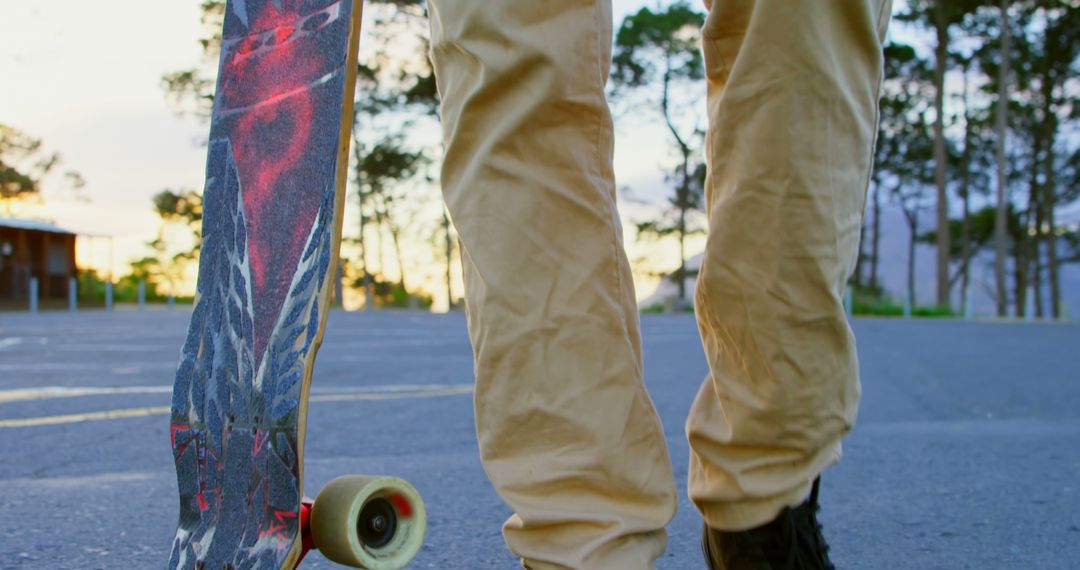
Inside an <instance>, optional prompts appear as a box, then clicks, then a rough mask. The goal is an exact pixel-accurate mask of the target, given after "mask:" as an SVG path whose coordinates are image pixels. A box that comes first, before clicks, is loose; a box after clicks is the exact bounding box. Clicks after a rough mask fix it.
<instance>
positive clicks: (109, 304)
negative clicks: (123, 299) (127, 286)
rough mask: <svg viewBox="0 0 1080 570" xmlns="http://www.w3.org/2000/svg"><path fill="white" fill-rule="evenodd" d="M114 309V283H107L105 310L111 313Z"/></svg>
mask: <svg viewBox="0 0 1080 570" xmlns="http://www.w3.org/2000/svg"><path fill="white" fill-rule="evenodd" d="M112 309H113V284H112V281H106V282H105V310H106V311H111V310H112Z"/></svg>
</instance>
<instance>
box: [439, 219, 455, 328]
mask: <svg viewBox="0 0 1080 570" xmlns="http://www.w3.org/2000/svg"><path fill="white" fill-rule="evenodd" d="M442 219H443V231H444V232H446V310H447V311H452V310H454V287H453V281H452V280H451V275H452V271H453V263H454V240H453V237H452V236H451V235H450V216H449V215H448V214H447V213H446V208H443V215H442Z"/></svg>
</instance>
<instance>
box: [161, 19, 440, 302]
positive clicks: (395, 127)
mask: <svg viewBox="0 0 1080 570" xmlns="http://www.w3.org/2000/svg"><path fill="white" fill-rule="evenodd" d="M201 8H202V22H203V27H204V30H205V33H204V35H203V37H202V38H201V39H200V40H199V41H200V44H201V45H202V48H203V58H202V60H201V61H200V62H199V63H198V64H197V65H196V66H194V67H191V68H189V69H184V70H179V71H176V72H173V73H169V74H167V75H165V76H164V77H163V78H162V85H163V87H164V89H165V92H166V95H167V97H168V99H169V100H170V102H171V103H173V105H174V106H175V108H176V109H177V110H178V111H180V112H183V113H193V114H195V115H197V116H200V117H202V118H208V117H209V116H210V112H211V110H212V107H213V97H214V85H215V81H216V77H215V74H216V72H217V68H216V65H217V61H218V59H219V55H220V49H221V35H220V31H221V27H222V22H223V18H224V14H225V1H224V0H204V1H203V2H202V5H201ZM365 12H366V16H368V17H369V18H370V19H371V20H372V21H371V22H370V23H371V25H369V26H367V27H366V28H365V30H364V41H363V43H362V48H361V62H360V63H359V68H358V74H357V103H356V105H355V106H354V109H355V115H354V116H355V120H354V128H353V131H352V136H353V153H352V156H351V157H350V158H351V159H352V161H353V163H352V168H351V169H350V171H351V172H352V173H353V176H352V179H353V188H355V189H356V190H354V191H356V192H357V194H356V204H357V205H358V206H359V213H360V220H359V224H358V226H359V227H358V228H357V235H356V236H355V237H350V236H345V237H344V238H343V243H345V244H346V245H348V246H350V247H352V246H353V245H354V244H355V246H356V247H357V249H358V252H359V253H358V256H357V258H358V259H357V262H356V263H352V264H349V263H342V265H341V268H342V273H341V274H340V275H339V280H338V282H339V284H340V283H341V282H343V281H345V282H350V280H349V279H348V277H347V276H346V275H344V272H345V270H346V269H356V270H358V271H359V272H360V274H361V275H360V277H359V278H358V279H357V280H356V282H359V283H361V284H362V285H363V287H364V290H365V298H366V299H367V300H368V301H369V302H368V303H366V306H368V307H373V306H374V305H375V304H376V302H377V301H378V300H379V298H380V296H378V295H376V294H375V291H374V287H375V284H376V281H377V279H376V278H375V277H374V275H373V273H372V269H371V264H369V263H368V261H369V260H368V257H369V255H368V254H369V252H370V251H371V249H372V248H371V247H369V245H370V244H369V243H368V239H367V238H368V237H369V236H368V234H369V231H370V230H371V229H372V228H374V230H375V232H376V236H375V237H376V238H378V240H377V241H378V242H380V243H379V247H378V249H375V253H376V254H377V256H378V257H379V258H380V259H381V258H382V256H383V251H382V246H381V245H382V244H381V242H382V241H383V239H382V236H383V234H387V235H388V237H389V239H388V240H387V241H388V242H389V243H391V249H392V251H393V256H394V258H395V259H396V261H397V273H398V279H397V280H396V281H397V286H399V287H402V288H403V289H404V287H405V285H406V276H405V268H406V264H405V261H404V259H403V247H402V241H403V238H404V236H403V234H402V228H403V226H404V221H403V218H407V217H410V216H412V217H416V216H415V214H416V212H415V210H416V209H418V208H421V207H424V208H426V209H427V210H430V213H431V214H435V213H436V212H437V210H436V209H435V208H432V207H431V206H432V205H433V203H434V202H436V200H421V199H418V193H417V192H416V191H415V190H416V188H411V187H410V188H409V189H410V191H411V192H410V195H409V199H408V200H404V199H402V198H403V196H402V195H401V193H402V192H404V191H405V188H406V186H407V184H408V183H410V180H412V181H414V182H415V181H416V180H417V179H418V178H419V175H418V173H419V171H420V166H421V165H422V164H424V163H425V162H426V161H427V160H429V158H428V157H429V154H430V153H429V148H428V147H429V146H430V145H429V144H428V143H427V142H425V141H418V140H415V139H414V138H413V137H409V136H402V133H408V132H409V131H410V130H411V127H412V126H413V125H414V124H415V122H416V121H418V120H421V119H423V118H425V117H433V116H434V112H435V111H434V110H435V108H436V107H437V104H436V101H437V99H436V94H435V93H436V89H435V79H434V73H433V71H432V69H431V64H430V62H429V61H428V59H427V49H428V44H427V38H426V30H427V23H426V13H425V9H424V3H423V2H422V1H420V0H375V1H372V2H368V3H367V6H366V7H365ZM432 196H433V197H434V194H432ZM410 208H413V210H414V211H412V212H408V211H407V210H409V209H410ZM410 221H413V220H411V219H410ZM426 221H427V222H428V223H430V224H431V225H432V226H435V225H436V224H441V222H442V220H441V216H439V217H438V218H437V217H436V216H435V215H431V216H430V220H426ZM344 257H346V256H344V255H343V258H344ZM378 270H379V271H380V272H385V270H386V266H385V265H384V264H382V263H379V264H378ZM339 287H340V285H339ZM405 294H406V295H407V294H408V292H407V291H406V292H405ZM381 298H388V297H386V296H382V297H381Z"/></svg>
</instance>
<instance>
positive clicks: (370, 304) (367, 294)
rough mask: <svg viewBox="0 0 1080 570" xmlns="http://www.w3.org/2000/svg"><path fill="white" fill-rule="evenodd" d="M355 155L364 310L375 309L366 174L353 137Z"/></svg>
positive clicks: (358, 146) (358, 148) (356, 142)
mask: <svg viewBox="0 0 1080 570" xmlns="http://www.w3.org/2000/svg"><path fill="white" fill-rule="evenodd" d="M353 155H354V156H355V157H356V203H357V206H358V207H359V210H360V235H359V238H358V241H359V244H360V274H361V276H362V280H363V286H364V310H365V311H371V310H374V309H375V291H374V287H373V284H372V282H371V272H370V271H368V258H367V242H366V241H364V231H365V230H366V229H367V214H365V213H364V178H363V177H364V173H363V171H362V170H361V168H360V163H361V160H360V159H361V156H360V141H359V140H356V137H355V135H354V136H353Z"/></svg>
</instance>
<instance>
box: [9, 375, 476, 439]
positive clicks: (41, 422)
mask: <svg viewBox="0 0 1080 570" xmlns="http://www.w3.org/2000/svg"><path fill="white" fill-rule="evenodd" d="M471 393H472V386H471V385H470V386H449V387H445V388H437V389H424V390H416V391H411V392H410V391H396V392H383V393H353V394H348V393H346V394H326V395H322V396H311V398H310V401H311V402H345V401H359V400H403V399H408V398H438V397H446V396H458V395H464V394H471ZM169 411H170V407H169V406H149V407H144V408H125V409H121V410H106V411H102V412H88V413H84V414H65V415H61V416H44V417H39V418H23V419H16V420H0V428H24V427H40V426H50V425H58V424H74V423H81V422H93V421H104V420H119V419H125V418H141V417H146V416H157V415H165V414H168V413H169Z"/></svg>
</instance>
